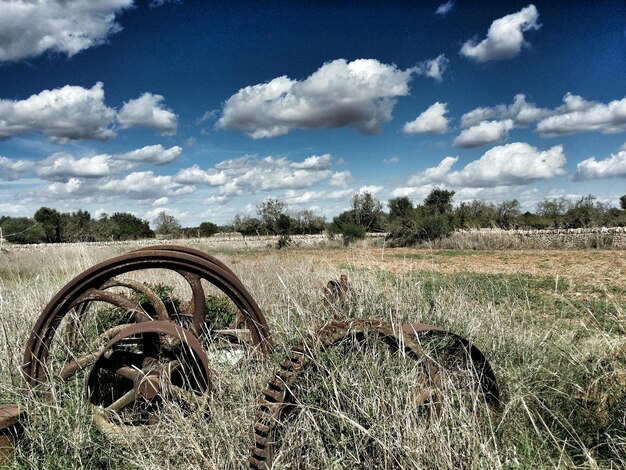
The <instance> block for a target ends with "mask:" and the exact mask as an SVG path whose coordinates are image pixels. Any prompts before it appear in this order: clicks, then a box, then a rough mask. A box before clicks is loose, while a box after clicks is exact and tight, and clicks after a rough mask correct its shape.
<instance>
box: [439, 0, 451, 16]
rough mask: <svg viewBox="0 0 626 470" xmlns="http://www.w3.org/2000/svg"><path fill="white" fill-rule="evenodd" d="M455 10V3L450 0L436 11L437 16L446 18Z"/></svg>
mask: <svg viewBox="0 0 626 470" xmlns="http://www.w3.org/2000/svg"><path fill="white" fill-rule="evenodd" d="M453 8H454V2H453V1H452V0H448V1H447V2H446V3H442V4H441V5H439V6H438V7H437V9H436V10H435V15H441V16H445V15H446V14H447V13H450V12H451V11H452V9H453Z"/></svg>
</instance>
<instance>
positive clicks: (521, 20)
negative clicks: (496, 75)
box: [461, 5, 541, 62]
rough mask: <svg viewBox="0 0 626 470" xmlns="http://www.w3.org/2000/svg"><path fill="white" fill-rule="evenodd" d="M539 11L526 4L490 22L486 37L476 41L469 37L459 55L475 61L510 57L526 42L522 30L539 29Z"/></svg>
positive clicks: (525, 44)
mask: <svg viewBox="0 0 626 470" xmlns="http://www.w3.org/2000/svg"><path fill="white" fill-rule="evenodd" d="M538 18H539V12H538V11H537V8H536V7H535V5H528V6H527V7H525V8H522V9H521V10H520V11H518V12H517V13H512V14H510V15H506V16H504V17H502V18H499V19H497V20H495V21H494V22H493V23H491V26H490V27H489V31H488V32H487V37H486V38H485V39H483V40H482V41H480V42H479V43H477V42H476V40H474V39H470V40H469V41H467V42H466V43H465V44H463V47H462V48H461V55H464V56H465V57H468V58H470V59H474V60H475V61H477V62H488V61H490V60H501V59H510V58H512V57H515V56H516V55H517V54H519V53H520V51H521V50H522V47H524V46H527V45H528V43H527V42H526V41H524V32H526V31H528V30H531V29H539V28H540V27H541V25H540V24H539V23H538V22H537V20H538Z"/></svg>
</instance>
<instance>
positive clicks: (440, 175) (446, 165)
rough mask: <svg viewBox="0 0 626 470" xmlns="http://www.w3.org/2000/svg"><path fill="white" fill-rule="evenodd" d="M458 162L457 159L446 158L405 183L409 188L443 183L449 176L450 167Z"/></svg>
mask: <svg viewBox="0 0 626 470" xmlns="http://www.w3.org/2000/svg"><path fill="white" fill-rule="evenodd" d="M458 160H459V158H458V157H446V158H444V159H443V160H441V162H440V163H439V165H437V166H435V167H432V168H427V169H426V170H424V171H423V172H421V173H418V174H417V175H413V176H411V177H410V178H409V181H408V182H407V183H408V184H409V185H411V186H418V185H422V184H430V183H443V182H445V180H446V178H447V177H448V175H449V174H450V170H451V169H452V166H453V165H454V164H455V163H456V162H457V161H458Z"/></svg>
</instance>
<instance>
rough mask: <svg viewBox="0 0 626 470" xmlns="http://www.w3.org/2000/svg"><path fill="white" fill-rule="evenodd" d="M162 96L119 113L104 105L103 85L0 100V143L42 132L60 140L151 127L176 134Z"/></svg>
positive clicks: (143, 99) (139, 101)
mask: <svg viewBox="0 0 626 470" xmlns="http://www.w3.org/2000/svg"><path fill="white" fill-rule="evenodd" d="M162 101H163V97H162V96H160V95H152V94H150V93H144V94H143V95H142V96H141V97H139V98H137V99H135V100H130V101H128V102H127V103H125V104H124V106H123V107H122V109H121V111H120V112H119V113H118V112H117V111H116V110H115V109H113V108H110V107H109V106H107V105H106V104H105V102H104V85H103V84H102V82H98V83H96V84H95V85H94V86H93V87H91V88H83V87H81V86H72V85H66V86H64V87H62V88H55V89H53V90H43V91H42V92H40V93H38V94H36V95H31V96H30V97H28V98H26V99H23V100H7V99H0V140H2V139H7V138H9V137H13V136H16V135H20V134H29V133H35V132H41V133H43V134H45V135H47V136H49V137H51V138H52V139H55V140H59V141H62V142H63V141H70V140H84V139H95V140H106V139H110V138H113V137H115V136H116V132H115V129H114V124H115V122H116V121H117V122H119V123H120V125H121V126H122V127H123V128H128V127H137V126H141V127H148V128H152V129H156V130H157V131H159V132H160V133H162V134H164V135H171V134H173V133H175V132H176V125H177V120H178V117H177V116H176V114H174V113H173V112H171V111H170V110H167V109H165V108H163V107H162Z"/></svg>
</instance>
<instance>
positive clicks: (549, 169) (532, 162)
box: [408, 142, 565, 187]
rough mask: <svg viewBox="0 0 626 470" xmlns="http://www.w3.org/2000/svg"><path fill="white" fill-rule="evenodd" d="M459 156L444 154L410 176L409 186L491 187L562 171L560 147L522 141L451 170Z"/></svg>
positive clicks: (561, 172)
mask: <svg viewBox="0 0 626 470" xmlns="http://www.w3.org/2000/svg"><path fill="white" fill-rule="evenodd" d="M457 161H458V157H446V158H444V159H443V160H442V161H441V163H439V165H437V166H436V167H434V168H428V169H426V170H425V171H423V172H421V173H418V174H416V175H413V176H412V177H411V178H410V179H409V181H408V184H409V185H413V186H417V185H424V184H438V183H444V184H447V185H450V186H468V187H494V186H511V185H522V184H526V183H529V182H531V181H535V180H540V179H548V178H553V177H555V176H559V175H563V174H565V170H564V169H563V165H564V164H565V155H564V154H563V147H562V146H561V145H556V146H554V147H552V148H550V149H549V150H545V151H540V150H538V149H537V148H535V147H532V146H530V145H528V144H526V143H523V142H513V143H511V144H507V145H500V146H496V147H493V148H492V149H490V150H488V151H487V152H485V153H484V154H483V155H482V156H481V157H480V158H479V159H478V160H475V161H473V162H471V163H469V164H467V165H466V166H465V167H464V168H463V169H461V170H460V171H451V169H452V166H453V165H454V164H455V163H456V162H457Z"/></svg>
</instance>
